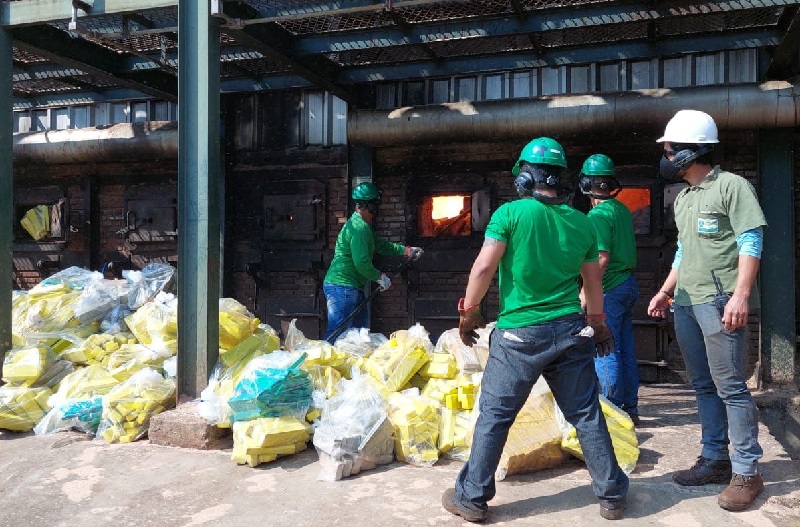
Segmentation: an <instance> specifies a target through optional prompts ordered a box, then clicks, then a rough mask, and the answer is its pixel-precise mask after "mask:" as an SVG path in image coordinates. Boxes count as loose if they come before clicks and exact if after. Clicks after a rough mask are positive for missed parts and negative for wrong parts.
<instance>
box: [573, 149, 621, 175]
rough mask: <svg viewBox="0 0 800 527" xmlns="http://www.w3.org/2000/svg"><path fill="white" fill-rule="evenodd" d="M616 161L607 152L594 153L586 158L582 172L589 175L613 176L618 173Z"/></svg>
mask: <svg viewBox="0 0 800 527" xmlns="http://www.w3.org/2000/svg"><path fill="white" fill-rule="evenodd" d="M616 171H617V170H616V169H615V168H614V162H613V161H611V158H610V157H608V156H607V155H605V154H594V155H591V156H589V157H587V158H586V161H584V162H583V168H581V174H583V175H584V176H588V177H601V176H613V175H614V173H616Z"/></svg>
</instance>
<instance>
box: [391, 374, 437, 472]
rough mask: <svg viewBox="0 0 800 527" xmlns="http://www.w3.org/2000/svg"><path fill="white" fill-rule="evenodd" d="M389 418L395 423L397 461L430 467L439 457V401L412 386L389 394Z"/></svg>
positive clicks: (393, 424)
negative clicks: (434, 400)
mask: <svg viewBox="0 0 800 527" xmlns="http://www.w3.org/2000/svg"><path fill="white" fill-rule="evenodd" d="M389 420H390V421H391V422H392V426H394V436H395V442H394V454H395V456H396V457H397V460H398V461H404V462H406V463H409V464H411V465H415V466H418V467H431V466H433V465H434V464H435V463H436V462H437V461H438V460H439V447H438V439H439V421H440V416H439V412H438V408H437V406H436V404H435V403H434V402H433V401H431V400H430V399H428V398H427V397H424V396H422V395H420V394H419V390H417V389H416V388H412V389H411V390H406V391H404V392H399V393H393V394H392V395H390V396H389Z"/></svg>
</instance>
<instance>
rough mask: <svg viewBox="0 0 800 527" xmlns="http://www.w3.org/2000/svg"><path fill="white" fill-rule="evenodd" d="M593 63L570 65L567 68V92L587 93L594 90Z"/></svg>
mask: <svg viewBox="0 0 800 527" xmlns="http://www.w3.org/2000/svg"><path fill="white" fill-rule="evenodd" d="M594 72H595V67H594V64H590V65H588V66H571V67H570V69H569V92H570V93H589V92H592V91H594V90H595V80H594Z"/></svg>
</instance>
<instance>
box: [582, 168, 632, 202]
mask: <svg viewBox="0 0 800 527" xmlns="http://www.w3.org/2000/svg"><path fill="white" fill-rule="evenodd" d="M578 188H579V189H580V191H581V193H583V194H586V195H587V196H591V197H593V198H596V199H608V198H614V197H616V196H617V194H619V193H620V191H622V185H621V184H620V182H619V181H617V178H612V179H611V181H607V180H604V181H595V179H594V178H591V177H588V176H584V175H583V174H581V177H580V179H578ZM593 188H595V189H598V190H602V191H608V192H610V194H609V195H607V196H606V195H595V194H594V193H593V192H592V189H593Z"/></svg>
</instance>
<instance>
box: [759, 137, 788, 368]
mask: <svg viewBox="0 0 800 527" xmlns="http://www.w3.org/2000/svg"><path fill="white" fill-rule="evenodd" d="M793 141H794V130H792V129H774V130H761V131H760V132H759V145H758V172H759V174H760V178H761V203H763V204H765V205H766V206H764V207H763V208H764V214H765V215H766V217H767V223H768V224H769V226H768V227H767V228H766V229H764V252H763V254H762V258H761V273H760V276H761V328H762V330H761V352H762V357H761V364H762V371H763V374H762V379H763V380H764V381H766V382H776V383H777V382H787V383H788V382H792V381H793V380H795V372H796V366H797V365H796V360H797V359H796V354H795V348H796V343H795V335H796V329H795V318H794V317H795V264H794V251H795V244H796V241H795V228H794V166H793V163H794V148H793V146H794V144H793Z"/></svg>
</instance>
